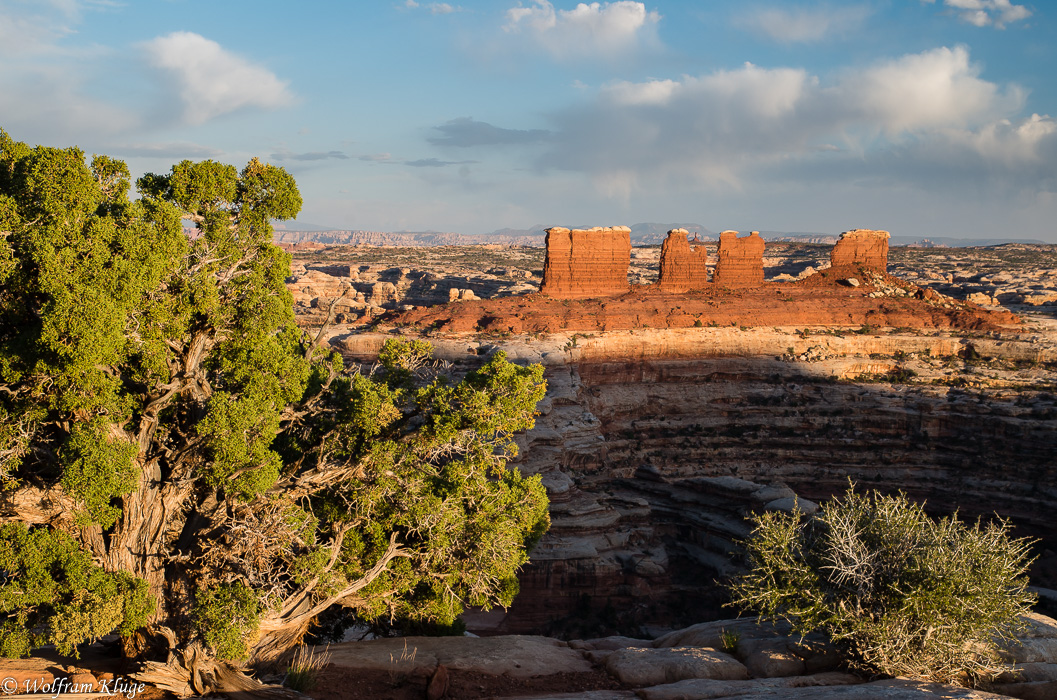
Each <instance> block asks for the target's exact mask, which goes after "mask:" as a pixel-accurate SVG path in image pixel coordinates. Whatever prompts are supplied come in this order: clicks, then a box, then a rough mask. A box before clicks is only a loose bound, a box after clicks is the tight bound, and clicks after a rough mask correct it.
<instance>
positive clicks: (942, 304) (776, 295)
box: [384, 273, 1019, 334]
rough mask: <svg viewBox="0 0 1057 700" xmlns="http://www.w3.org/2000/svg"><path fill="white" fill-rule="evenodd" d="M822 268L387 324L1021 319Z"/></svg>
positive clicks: (504, 304)
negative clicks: (798, 277)
mask: <svg viewBox="0 0 1057 700" xmlns="http://www.w3.org/2000/svg"><path fill="white" fill-rule="evenodd" d="M843 281H846V280H845V279H844V278H840V279H837V277H836V276H835V277H829V276H828V275H827V274H826V273H818V274H816V275H813V276H812V277H810V278H807V279H806V280H804V281H803V282H802V283H767V284H764V285H762V286H760V287H757V288H750V289H740V290H730V289H724V288H720V287H715V286H714V287H713V288H711V289H706V290H699V291H691V292H687V293H685V294H670V293H666V292H664V291H661V290H659V289H657V288H656V287H654V286H652V285H643V286H636V287H632V288H631V291H629V292H627V293H625V294H622V295H619V296H612V297H604V298H596V299H555V298H553V297H548V296H546V295H540V294H528V295H523V296H516V297H506V298H502V299H490V300H483V301H468V302H461V303H459V304H448V305H444V306H435V307H430V308H421V309H414V310H412V311H407V312H402V313H395V314H390V315H389V316H387V317H386V318H385V319H384V322H385V323H388V324H394V325H397V326H404V327H409V328H412V329H420V330H423V331H426V330H429V331H430V332H433V333H437V332H439V333H442V334H451V333H501V334H503V333H513V334H519V333H557V332H562V331H566V332H570V333H572V332H588V333H591V332H597V331H610V330H627V329H642V328H654V329H656V328H693V327H703V326H709V327H716V326H739V327H742V326H744V327H756V326H790V325H800V324H803V325H818V326H825V325H837V326H851V325H865V326H870V327H905V328H953V329H961V330H974V331H986V330H998V329H1001V328H1003V327H1009V326H1015V325H1017V324H1018V323H1019V321H1018V319H1017V317H1015V316H1014V315H1013V314H1011V313H1009V312H1008V311H1005V310H1000V309H995V310H985V309H982V308H980V307H978V306H976V305H975V304H966V303H964V302H958V301H955V300H953V299H950V298H947V297H942V296H941V295H939V294H937V293H936V292H933V291H932V290H929V289H923V288H920V287H917V286H916V285H912V284H910V283H907V282H903V281H901V280H897V279H896V278H892V277H886V276H883V275H871V277H869V278H867V277H865V276H864V277H863V279H862V280H859V279H855V283H856V285H858V286H849V285H845V284H842V282H843Z"/></svg>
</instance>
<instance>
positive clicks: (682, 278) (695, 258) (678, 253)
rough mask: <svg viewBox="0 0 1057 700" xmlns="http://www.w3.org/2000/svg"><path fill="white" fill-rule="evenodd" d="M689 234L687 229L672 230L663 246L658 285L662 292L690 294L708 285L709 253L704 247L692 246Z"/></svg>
mask: <svg viewBox="0 0 1057 700" xmlns="http://www.w3.org/2000/svg"><path fill="white" fill-rule="evenodd" d="M688 234H689V232H688V231H687V230H686V229H685V228H677V229H672V230H671V231H669V232H668V237H667V238H665V239H664V243H663V244H662V245H661V260H660V263H661V270H660V278H659V279H658V281H657V285H658V286H659V287H660V288H661V290H662V291H665V292H672V293H679V292H689V291H691V290H695V289H702V288H703V287H705V286H707V285H708V268H707V267H706V265H705V263H706V261H707V260H708V252H707V251H706V250H705V246H703V245H699V246H697V247H693V246H691V245H690V242H689V241H688V240H687V239H686V237H687V235H688Z"/></svg>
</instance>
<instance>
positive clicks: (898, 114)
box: [839, 46, 1025, 134]
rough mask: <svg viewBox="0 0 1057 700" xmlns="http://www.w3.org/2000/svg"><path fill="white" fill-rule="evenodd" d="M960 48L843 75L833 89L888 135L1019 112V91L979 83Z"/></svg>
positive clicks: (1021, 98) (1021, 100)
mask: <svg viewBox="0 0 1057 700" xmlns="http://www.w3.org/2000/svg"><path fill="white" fill-rule="evenodd" d="M979 75H980V69H979V68H978V67H976V66H973V65H972V64H970V62H969V51H968V50H967V49H965V48H964V47H960V46H959V47H956V48H953V49H949V48H946V47H944V48H939V49H933V50H931V51H925V52H923V53H919V54H910V55H907V56H903V57H902V58H899V59H896V60H894V61H889V62H887V63H884V64H881V65H879V66H876V67H873V68H869V69H866V70H863V71H856V72H854V73H851V74H849V75H848V76H846V78H845V79H844V80H843V81H842V83H841V85H840V87H839V90H840V92H841V94H842V96H844V97H845V98H846V99H848V100H849V101H850V102H851V103H852V104H854V105H856V106H857V107H858V109H860V110H862V119H863V121H864V122H866V123H869V122H873V123H874V124H875V125H876V126H877V127H878V128H881V129H883V130H885V131H886V132H888V133H889V134H893V133H898V132H904V131H917V130H921V129H929V128H938V127H944V126H965V125H967V124H973V123H975V124H979V123H981V122H985V121H989V120H992V119H996V118H998V117H999V116H1000V115H1004V114H1010V113H1013V112H1015V111H1017V110H1019V109H1020V108H1021V107H1022V106H1023V103H1024V96H1025V95H1024V91H1023V90H1021V89H1020V88H1018V87H1016V86H1011V87H1009V88H1007V89H1006V90H1005V91H1004V92H1003V91H1001V90H1000V89H999V86H998V85H996V84H995V83H991V82H988V81H986V80H981V79H980V77H979Z"/></svg>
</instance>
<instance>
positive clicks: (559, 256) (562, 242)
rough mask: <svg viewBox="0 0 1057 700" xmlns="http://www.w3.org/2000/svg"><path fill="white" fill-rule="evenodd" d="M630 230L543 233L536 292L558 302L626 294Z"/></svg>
mask: <svg viewBox="0 0 1057 700" xmlns="http://www.w3.org/2000/svg"><path fill="white" fill-rule="evenodd" d="M630 263H631V229H630V228H628V227H627V226H614V227H612V228H609V227H606V228H602V227H595V228H590V229H586V230H585V229H572V230H570V229H567V228H560V227H555V228H549V229H547V258H546V260H545V261H544V264H543V283H542V284H541V285H540V292H541V293H543V294H546V295H548V296H552V297H558V298H560V299H586V298H591V297H602V296H614V295H617V294H622V293H624V292H626V291H628V288H629V285H628V265H629V264H630Z"/></svg>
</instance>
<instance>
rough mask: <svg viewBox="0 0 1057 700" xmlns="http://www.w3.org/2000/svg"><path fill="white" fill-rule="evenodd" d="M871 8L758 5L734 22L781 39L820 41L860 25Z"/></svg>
mask: <svg viewBox="0 0 1057 700" xmlns="http://www.w3.org/2000/svg"><path fill="white" fill-rule="evenodd" d="M871 14H873V11H872V10H871V9H870V8H869V7H868V6H866V5H854V6H850V7H818V8H806V7H801V8H785V7H772V8H763V9H758V10H755V11H752V12H749V13H747V14H745V15H742V16H740V17H738V18H736V20H735V23H736V24H737V25H739V26H742V27H745V28H746V29H750V30H753V31H756V32H760V33H762V34H764V35H766V36H769V37H771V38H772V39H775V40H776V41H780V42H783V43H798V42H799V43H808V42H814V41H821V40H823V39H826V38H828V37H831V36H833V35H835V34H845V33H848V32H851V31H852V30H855V29H857V28H859V27H860V26H862V24H863V23H864V22H865V21H866V19H867V18H868V17H869V16H870V15H871Z"/></svg>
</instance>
